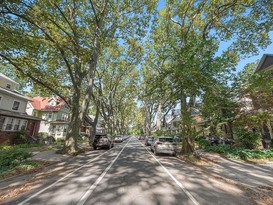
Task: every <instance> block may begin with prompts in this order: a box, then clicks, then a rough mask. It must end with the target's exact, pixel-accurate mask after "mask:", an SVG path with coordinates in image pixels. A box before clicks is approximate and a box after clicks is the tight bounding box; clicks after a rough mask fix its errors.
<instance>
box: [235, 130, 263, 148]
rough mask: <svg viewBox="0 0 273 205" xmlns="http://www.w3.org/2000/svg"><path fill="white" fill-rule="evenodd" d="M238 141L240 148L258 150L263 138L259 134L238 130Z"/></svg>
mask: <svg viewBox="0 0 273 205" xmlns="http://www.w3.org/2000/svg"><path fill="white" fill-rule="evenodd" d="M236 135H237V139H236V142H237V144H238V145H239V146H240V147H243V148H246V149H254V148H256V147H257V146H258V145H259V143H260V141H261V136H260V134H259V133H257V132H252V131H248V130H246V129H237V130H236Z"/></svg>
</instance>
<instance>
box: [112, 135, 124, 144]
mask: <svg viewBox="0 0 273 205" xmlns="http://www.w3.org/2000/svg"><path fill="white" fill-rule="evenodd" d="M114 141H115V142H117V143H120V142H123V138H122V137H121V136H119V135H118V136H116V137H115V139H114Z"/></svg>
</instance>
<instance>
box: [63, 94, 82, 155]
mask: <svg viewBox="0 0 273 205" xmlns="http://www.w3.org/2000/svg"><path fill="white" fill-rule="evenodd" d="M79 104H80V91H79V90H75V91H74V93H73V100H72V104H71V113H72V115H71V119H70V123H69V126H68V130H67V135H66V138H65V143H64V147H63V150H61V152H63V153H68V154H74V153H77V152H78V151H79V148H78V146H77V138H78V136H79V129H80V126H81V124H82V121H81V119H80V110H79Z"/></svg>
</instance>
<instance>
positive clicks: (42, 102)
mask: <svg viewBox="0 0 273 205" xmlns="http://www.w3.org/2000/svg"><path fill="white" fill-rule="evenodd" d="M52 99H54V100H55V101H57V105H55V106H52V105H50V104H49V103H50V101H51V100H52ZM31 104H32V106H33V107H34V109H36V110H45V111H49V110H51V111H57V110H59V109H60V108H61V107H62V106H63V105H65V102H64V100H62V99H61V98H58V97H54V98H53V97H50V98H49V97H34V98H32V102H31Z"/></svg>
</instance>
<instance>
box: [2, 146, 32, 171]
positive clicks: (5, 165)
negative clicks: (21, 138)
mask: <svg viewBox="0 0 273 205" xmlns="http://www.w3.org/2000/svg"><path fill="white" fill-rule="evenodd" d="M31 156H32V153H30V152H28V151H26V150H24V149H21V148H19V149H18V148H17V149H16V148H10V146H5V148H2V149H1V150H0V167H1V169H0V171H1V172H2V171H5V170H8V169H10V168H13V167H15V166H17V165H19V164H20V163H21V162H22V161H23V160H25V159H27V158H29V157H31Z"/></svg>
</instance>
